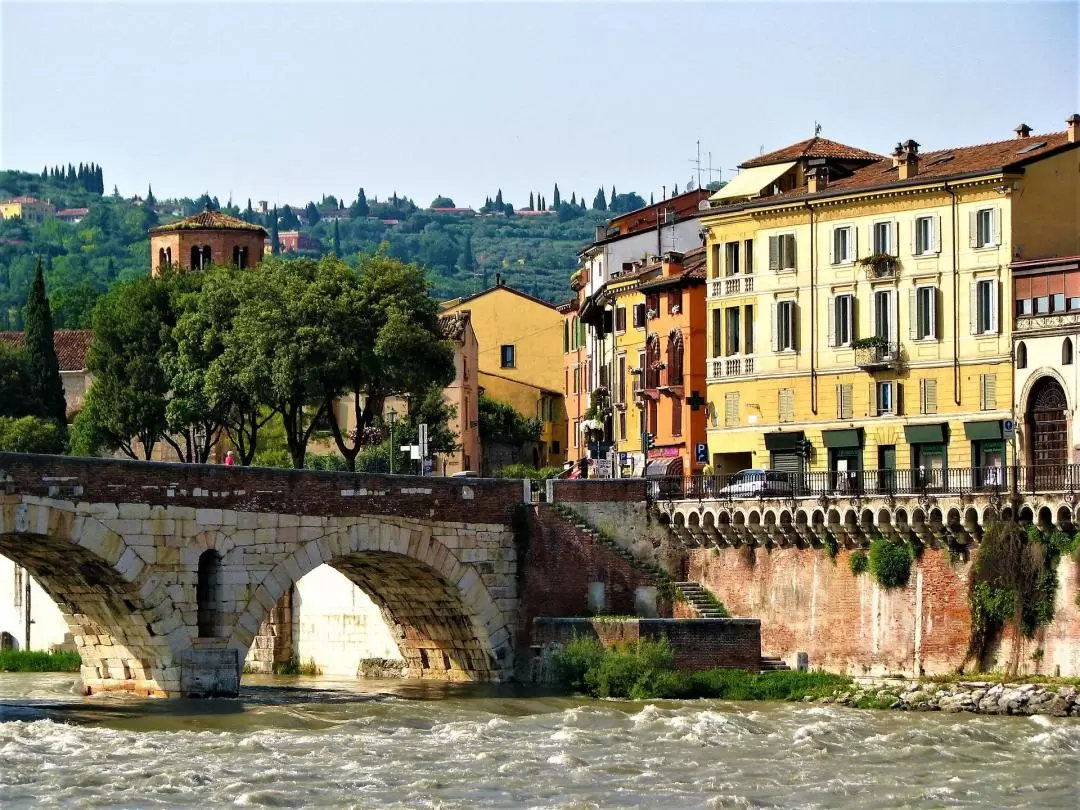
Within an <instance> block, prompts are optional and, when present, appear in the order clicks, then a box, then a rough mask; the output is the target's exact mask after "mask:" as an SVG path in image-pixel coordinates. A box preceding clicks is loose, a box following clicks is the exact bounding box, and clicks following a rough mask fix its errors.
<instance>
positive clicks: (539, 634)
mask: <svg viewBox="0 0 1080 810" xmlns="http://www.w3.org/2000/svg"><path fill="white" fill-rule="evenodd" d="M574 636H587V637H592V638H596V639H598V640H599V641H600V643H601V644H603V645H604V646H605V647H613V646H615V645H617V644H622V643H626V642H634V641H637V640H638V639H649V640H652V641H659V640H660V639H667V640H668V642H669V643H670V644H671V647H672V650H673V651H674V653H675V665H676V667H678V668H679V669H680V670H682V671H685V672H700V671H702V670H706V669H716V668H718V667H726V668H733V669H745V670H750V671H752V672H756V671H757V670H758V669H760V667H761V622H760V621H758V620H757V619H624V620H609V619H587V618H547V617H543V618H537V619H535V620H534V622H533V644H534V645H536V646H540V647H544V646H546V645H548V644H565V643H566V642H568V641H570V640H571V639H572V638H573V637H574Z"/></svg>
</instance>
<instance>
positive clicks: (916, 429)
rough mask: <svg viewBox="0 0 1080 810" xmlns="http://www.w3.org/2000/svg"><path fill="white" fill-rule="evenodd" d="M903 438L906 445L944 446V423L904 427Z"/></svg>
mask: <svg viewBox="0 0 1080 810" xmlns="http://www.w3.org/2000/svg"><path fill="white" fill-rule="evenodd" d="M904 438H905V439H907V441H908V444H944V443H945V423H944V422H939V423H938V424H936V425H904Z"/></svg>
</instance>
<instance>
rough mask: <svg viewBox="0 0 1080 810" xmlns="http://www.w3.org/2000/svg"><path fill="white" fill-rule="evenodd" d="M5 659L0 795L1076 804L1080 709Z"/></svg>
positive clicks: (284, 801) (365, 802) (28, 803)
mask: <svg viewBox="0 0 1080 810" xmlns="http://www.w3.org/2000/svg"><path fill="white" fill-rule="evenodd" d="M76 686H77V680H75V679H74V678H73V676H71V675H0V807H2V808H4V810H12V809H13V808H22V807H63V808H75V807H88V808H89V807H92V808H106V807H108V808H141V807H155V808H156V807H198V808H216V807H228V806H246V807H318V808H324V807H326V808H330V807H355V808H369V807H370V808H376V807H378V808H382V807H394V808H471V807H498V808H567V809H569V808H575V809H577V808H582V809H584V808H594V807H595V808H614V807H649V808H665V809H666V808H721V807H722V808H727V807H753V808H767V807H777V808H780V807H783V808H791V807H808V808H809V807H815V808H816V807H821V808H900V807H1008V808H1023V807H1031V808H1076V807H1078V806H1080V722H1077V721H1076V720H1075V719H1074V720H1069V719H1049V718H1041V717H1035V718H1022V717H981V716H973V715H941V714H907V713H900V712H875V711H859V710H854V709H843V708H836V707H831V706H810V705H804V704H766V703H727V702H722V701H697V702H667V701H654V702H647V703H624V702H593V701H584V700H577V699H572V698H565V697H554V696H550V695H544V694H543V693H539V692H536V691H520V690H517V691H516V690H514V689H511V688H508V687H457V688H454V687H447V686H443V685H431V684H416V683H411V684H410V683H395V682H389V683H388V682H386V681H377V682H376V681H368V682H359V683H357V682H348V683H337V682H328V681H326V680H324V679H312V680H304V679H284V678H276V679H275V678H245V686H244V690H243V694H242V696H241V697H240V698H239V699H236V700H216V701H203V702H199V701H145V700H133V699H125V698H115V697H111V698H101V699H96V698H82V697H79V696H78V694H77V692H76V691H75V687H76Z"/></svg>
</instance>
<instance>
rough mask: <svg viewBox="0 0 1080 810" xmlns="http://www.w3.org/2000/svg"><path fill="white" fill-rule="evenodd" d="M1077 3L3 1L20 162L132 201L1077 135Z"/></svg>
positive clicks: (569, 184)
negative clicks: (150, 189) (56, 169)
mask: <svg viewBox="0 0 1080 810" xmlns="http://www.w3.org/2000/svg"><path fill="white" fill-rule="evenodd" d="M1077 8H1078V5H1077V3H1076V2H1071V3H1058V4H1042V5H1036V4H1032V3H1013V4H995V3H962V4H952V5H946V4H940V3H936V4H930V3H918V4H904V5H901V4H889V5H883V4H869V3H864V4H859V5H854V4H851V5H848V4H831V3H830V4H820V3H815V4H811V3H770V4H766V3H746V4H738V5H735V4H723V5H721V4H704V3H697V4H674V3H665V4H644V3H641V4H625V3H623V4H616V3H606V4H600V3H597V4H591V5H581V4H578V5H568V4H566V5H555V4H520V3H503V4H473V3H469V4H449V3H446V4H437V5H420V4H414V3H398V4H394V5H389V4H381V5H362V4H359V3H333V4H326V5H315V4H304V5H300V4H295V5H291V4H280V3H266V2H263V3H252V2H246V3H236V4H232V5H226V4H218V3H215V4H207V3H195V2H192V3H184V4H179V3H142V4H119V3H111V4H104V5H92V4H87V3H77V4H72V3H68V4H63V3H48V2H35V3H19V2H10V1H9V0H3V2H2V5H0V26H2V33H0V44H2V49H3V51H2V71H3V73H2V91H3V103H2V106H0V111H2V116H3V118H2V124H0V137H2V142H0V165H2V166H3V167H4V168H22V169H32V170H40V169H41V167H42V166H43V165H44V164H46V163H49V164H52V163H66V162H72V163H78V162H79V161H96V162H98V163H100V164H102V166H103V167H104V169H105V180H106V184H107V186H108V187H111V186H112V184H113V183H116V184H118V185H119V187H120V190H121V191H122V192H123V193H125V194H130V193H133V192H138V193H145V190H146V185H147V182H148V181H150V182H153V185H154V191H155V193H156V194H157V195H158V196H159V197H160V196H165V195H181V194H187V195H192V196H194V195H196V194H198V193H200V192H202V191H203V190H209V191H210V192H211V193H212V194H216V195H218V196H219V197H220V198H221V199H222V201H223V202H224V200H225V199H226V198H227V197H228V196H229V194H230V192H231V193H232V195H233V197H234V199H235V200H237V201H238V202H240V203H241V204H243V202H245V201H246V198H247V197H249V196H250V197H252V198H253V199H255V200H258V199H269V200H271V201H275V200H277V201H280V202H292V203H302V202H304V201H306V200H308V199H311V198H317V197H318V195H319V194H321V193H333V194H336V195H338V196H343V197H345V198H346V199H347V200H351V199H352V198H353V197H355V195H356V189H357V188H358V187H359V186H364V187H365V188H366V190H367V193H368V196H369V197H370V196H371V195H373V194H377V195H378V196H379V197H380V198H382V197H384V196H387V195H389V194H390V193H391V192H392V191H394V190H395V189H396V190H397V191H398V192H400V193H407V194H409V195H410V196H412V197H414V198H415V199H416V200H417V202H418V203H420V204H421V205H426V204H427V203H429V202H430V200H431V198H432V197H433V196H434V195H435V194H437V193H442V194H448V195H452V196H453V197H454V199H455V201H456V202H457V203H458V204H459V205H461V204H472V205H479V204H481V203H483V200H484V197H485V195H487V194H490V195H494V194H495V190H496V188H498V187H500V186H501V187H502V189H503V192H504V195H505V196H506V198H507V199H508V200H512V201H513V202H515V203H517V204H519V205H520V204H523V203H524V202H525V201H526V198H527V196H528V192H529V190H530V189H538V190H541V191H542V192H544V193H545V194H550V191H551V186H552V183H553V182H555V181H558V183H559V187H560V190H561V191H562V193H563V194H564V195H565V196H567V197H569V195H570V192H572V191H576V192H578V193H579V194H581V193H585V194H587V195H588V198H589V199H590V200H591V199H592V195H593V194H594V193H595V191H596V188H597V186H598V185H599V184H601V183H602V184H603V185H604V186H605V187H608V188H609V189H610V186H611V185H612V184H613V183H614V184H615V185H616V186H617V187H618V189H619V190H622V191H629V190H632V189H633V190H637V191H638V192H639V193H641V194H643V195H644V196H645V197H646V198H648V195H649V193H650V192H656V193H657V196H658V197H659V191H660V187H661V185H663V184H666V185H667V186H668V188H669V190H670V187H671V186H672V185H673V184H675V183H678V184H679V186H680V187H683V186H684V185H685V183H686V182H687V179H688V178H689V177H690V176H691V174H692V171H693V169H692V166H691V164H690V162H689V160H688V158H690V157H692V156H693V154H694V148H695V146H694V144H695V141H696V140H698V139H700V140H701V143H702V152H703V154H704V153H706V152H708V151H711V152H712V156H713V163H714V165H717V166H722V167H723V168H724V169H725V172H724V176H725V178H726V177H730V175H731V174H732V172H730V171H728V170H729V169H731V168H733V167H734V166H736V165H737V164H738V163H739V162H740V161H742V160H745V159H747V158H749V157H751V156H753V155H756V154H758V152H759V150H760V149H761V148H762V147H764V148H765V149H766V150H770V149H775V148H778V147H781V146H784V145H786V144H788V143H792V142H794V141H797V140H801V139H803V138H806V137H809V136H810V135H811V134H813V126H814V121H815V120H817V121H820V122H821V124H822V127H823V129H822V135H824V136H825V137H829V138H833V139H836V140H840V141H844V142H846V143H850V144H853V145H857V146H860V147H863V148H867V149H872V150H876V151H882V152H884V151H888V150H889V149H890V148H891V147H892V146H893V145H894V144H895V143H896V142H897V141H898V140H901V139H907V138H915V139H916V140H917V141H919V142H920V143H921V144H923V146H924V147H925V148H927V149H933V148H942V147H948V146H956V145H962V144H969V143H978V142H984V141H991V140H1000V139H1002V138H1006V137H1009V136H1011V134H1012V132H1011V130H1012V128H1013V127H1014V126H1015V125H1016V124H1017V123H1019V122H1020V121H1025V122H1027V123H1028V124H1030V125H1031V126H1033V127H1034V128H1035V130H1036V131H1037V132H1044V131H1050V130H1061V129H1063V128H1064V123H1063V122H1064V119H1065V118H1066V117H1067V116H1068V115H1069V114H1070V113H1072V112H1075V111H1077V109H1078V108H1080V91H1078V73H1080V59H1078V50H1077V41H1078V38H1080V30H1078V26H1080V22H1078V12H1077Z"/></svg>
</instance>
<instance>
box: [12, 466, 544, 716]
mask: <svg viewBox="0 0 1080 810" xmlns="http://www.w3.org/2000/svg"><path fill="white" fill-rule="evenodd" d="M527 486H528V485H527V484H525V485H524V487H523V484H522V482H520V481H501V480H478V479H468V480H465V479H460V480H450V479H440V478H410V477H404V476H371V475H359V474H348V473H318V472H310V471H295V470H270V469H251V468H239V467H224V466H202V465H181V464H162V463H149V462H133V461H120V460H104V459H87V458H82V459H80V458H68V457H59V456H31V455H18V454H8V453H0V554H3V555H4V556H6V557H8V558H10V559H11V560H13V561H14V562H15V563H17V564H18V565H21V566H23V567H25V568H26V569H27V570H28V571H29V572H30V574H31V575H32V576H33V577H35V578H36V579H37V581H38V582H39V583H40V584H41V586H42V587H43V588H44V589H45V591H46V592H47V593H48V594H49V595H50V596H51V597H52V598H53V600H55V601H56V603H57V604H58V605H59V606H60V608H61V610H62V611H63V613H64V615H65V618H66V620H67V622H68V624H69V626H70V628H71V632H72V633H73V635H74V637H75V643H76V646H77V647H78V651H79V653H80V655H81V656H82V662H83V663H82V678H83V684H84V687H85V690H86V692H87V693H88V694H89V693H92V692H94V693H96V692H101V691H109V690H125V691H130V692H135V693H137V694H141V695H155V696H177V695H214V694H226V695H227V694H235V693H236V692H237V690H238V689H239V682H240V673H241V667H242V665H243V661H244V659H245V656H246V653H247V650H248V648H249V646H250V645H251V643H252V640H253V638H254V637H255V635H256V633H257V632H258V630H259V626H260V623H261V622H262V620H263V618H264V616H265V615H266V614H267V613H268V611H270V610H271V609H272V608H273V607H274V605H275V603H277V601H278V600H279V599H280V598H281V597H282V596H283V595H284V594H285V593H286V592H287V591H288V590H289V589H290V587H291V586H292V585H293V584H294V583H295V582H296V581H297V580H299V579H300V578H301V577H302V576H304V575H305V574H306V573H308V572H309V571H311V570H313V569H314V568H316V567H318V566H320V565H323V564H327V565H331V566H333V567H334V568H336V569H337V570H339V571H341V572H342V573H343V574H344V575H345V576H347V577H348V578H349V579H350V580H352V581H353V582H354V583H355V584H356V585H358V586H359V587H360V588H362V589H363V590H364V591H365V592H367V594H368V595H369V596H371V598H372V599H373V600H374V601H375V603H376V604H377V605H378V606H379V607H380V608H381V610H382V612H383V615H384V617H385V619H386V620H387V623H388V624H389V626H390V628H391V631H392V633H393V634H394V637H395V639H396V640H397V643H398V645H399V647H400V649H401V652H402V655H403V656H404V658H405V659H406V662H407V664H408V668H409V675H410V676H419V677H428V678H442V679H447V680H499V679H503V678H506V677H510V676H511V675H512V673H513V670H514V638H513V636H514V630H515V626H516V620H517V615H516V614H517V607H518V598H517V552H516V546H515V538H514V533H513V531H512V529H511V523H512V520H513V517H514V515H515V511H516V510H518V508H519V505H520V504H522V503H523V502H524V501H527V500H528V499H529V493H528V492H527V491H524V490H525V487H527Z"/></svg>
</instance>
